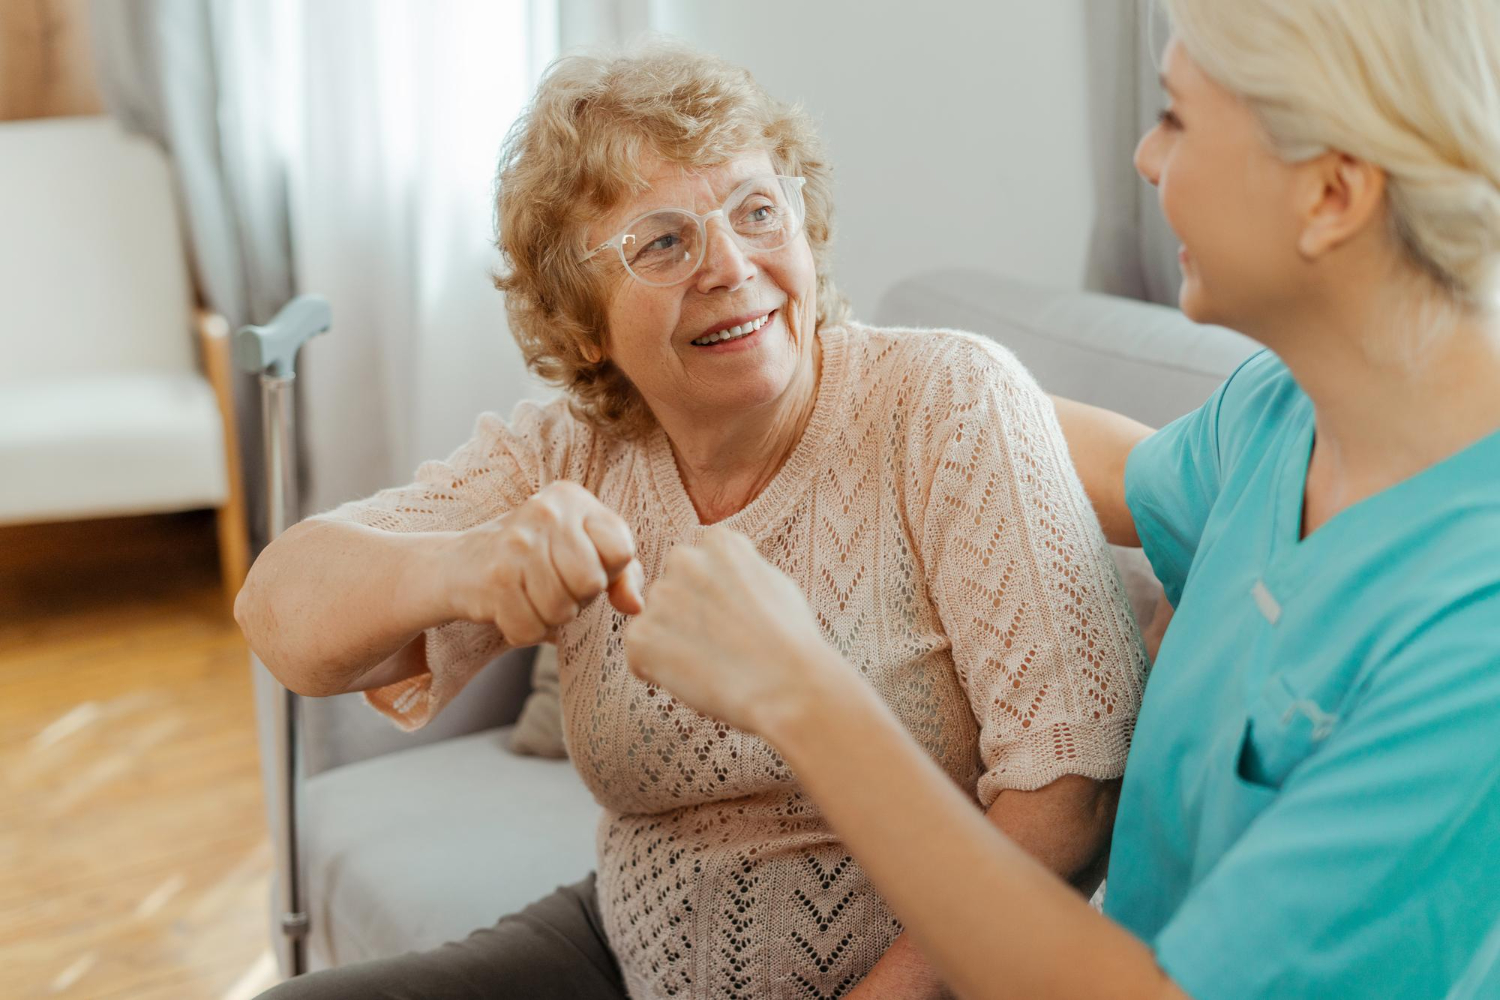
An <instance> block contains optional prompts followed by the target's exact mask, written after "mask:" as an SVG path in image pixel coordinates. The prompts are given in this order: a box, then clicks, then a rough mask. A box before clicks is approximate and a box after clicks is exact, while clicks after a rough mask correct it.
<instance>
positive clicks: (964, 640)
mask: <svg viewBox="0 0 1500 1000" xmlns="http://www.w3.org/2000/svg"><path fill="white" fill-rule="evenodd" d="M820 338H821V342H822V347H823V354H822V357H823V370H822V374H821V378H820V383H819V389H818V396H817V400H816V403H815V404H814V410H813V415H812V417H811V420H810V422H809V425H808V427H807V430H806V432H805V434H804V435H803V439H802V441H801V442H800V443H799V444H798V445H797V446H796V448H795V450H794V452H793V454H792V455H791V457H790V458H789V459H788V461H787V462H786V464H785V466H783V468H782V469H781V471H780V472H779V473H778V474H777V475H776V477H775V479H774V480H773V481H772V482H771V484H770V485H769V486H767V487H766V489H765V490H764V492H762V493H761V495H760V496H758V497H756V498H755V500H754V501H753V502H752V503H751V504H750V505H749V506H748V507H746V508H745V509H744V510H742V511H740V512H739V513H737V514H735V515H734V516H733V517H730V518H729V519H728V520H727V521H725V522H723V523H724V524H726V525H728V526H729V527H732V528H734V529H736V530H738V531H740V532H743V533H744V534H746V535H748V536H749V537H750V538H751V539H752V540H753V541H754V542H755V545H756V547H757V548H758V549H759V550H760V552H761V554H762V555H763V556H765V557H766V558H767V559H769V560H770V561H771V562H773V563H775V564H776V565H777V566H779V567H780V568H781V569H783V570H784V571H786V572H787V573H788V574H790V575H791V577H792V578H793V579H795V580H796V581H797V582H798V584H800V586H801V588H802V591H803V593H804V594H806V595H807V598H808V600H809V601H810V602H811V604H812V607H813V609H814V611H815V612H816V615H817V619H818V622H819V623H820V624H821V626H822V629H823V633H824V635H825V636H826V638H827V640H828V642H829V643H830V644H831V645H832V646H834V647H835V648H837V649H838V651H839V652H840V653H842V654H843V656H844V658H845V659H846V660H847V661H848V663H849V668H850V669H851V670H857V671H859V672H860V674H862V675H863V676H864V677H865V679H866V680H867V681H868V682H869V683H870V684H872V685H873V686H874V687H875V689H876V690H877V691H879V692H880V694H881V696H882V697H883V698H884V699H885V700H886V702H887V703H888V704H889V705H890V706H891V707H892V708H893V709H894V710H895V712H896V714H897V715H898V716H899V717H900V719H901V720H902V722H903V723H904V724H905V725H906V727H907V728H908V729H909V730H910V731H911V733H912V735H913V736H915V737H916V739H917V740H918V742H920V744H921V745H922V746H923V747H924V748H925V749H926V750H927V752H928V753H930V754H931V755H932V757H933V758H934V759H935V760H936V761H937V762H938V763H939V764H940V765H941V766H942V767H943V769H944V770H945V771H947V772H948V774H949V775H951V776H952V778H953V780H954V781H956V782H957V783H958V784H959V785H960V786H962V787H963V788H965V789H967V790H970V791H972V792H973V794H974V796H975V799H976V801H977V803H978V805H979V806H982V807H988V806H989V805H990V804H991V803H992V802H993V801H994V799H995V797H996V796H997V795H998V794H999V793H1000V791H1001V790H1002V789H1007V788H1015V789H1035V788H1039V787H1041V786H1043V785H1045V784H1047V783H1049V782H1051V781H1053V780H1054V779H1056V778H1058V777H1060V776H1062V775H1065V774H1081V775H1088V776H1091V777H1094V778H1101V779H1103V778H1115V777H1118V776H1119V775H1120V774H1121V773H1122V771H1123V769H1124V766H1125V755H1126V750H1127V747H1128V745H1129V742H1130V733H1131V727H1132V725H1133V723H1134V720H1135V714H1136V709H1137V706H1138V704H1139V701H1140V695H1141V687H1142V681H1143V675H1144V669H1145V657H1144V653H1143V652H1142V649H1141V647H1140V642H1139V637H1138V635H1137V631H1136V627H1135V624H1134V622H1133V620H1132V618H1131V614H1130V611H1129V608H1128V605H1127V603H1126V600H1125V595H1124V592H1123V589H1122V587H1121V584H1120V581H1119V578H1118V576H1117V575H1116V571H1115V568H1114V564H1113V563H1112V561H1111V558H1110V553H1109V549H1108V547H1107V546H1106V544H1105V541H1104V538H1103V535H1102V534H1101V532H1100V529H1099V526H1098V523H1097V521H1096V520H1095V518H1094V515H1093V512H1092V510H1091V508H1090V506H1089V503H1088V500H1087V499H1086V498H1085V496H1084V494H1083V490H1082V488H1081V486H1080V485H1079V482H1078V479H1077V477H1076V475H1075V474H1074V472H1073V468H1072V466H1071V465H1070V463H1069V461H1068V454H1067V449H1066V445H1065V443H1064V441H1063V438H1062V435H1061V433H1060V431H1059V429H1058V426H1057V422H1056V419H1055V417H1054V415H1053V412H1052V407H1051V404H1050V403H1049V402H1048V400H1047V399H1046V397H1045V396H1044V395H1043V394H1042V393H1041V391H1040V390H1039V389H1038V388H1037V386H1036V383H1035V382H1034V381H1033V380H1032V378H1031V377H1030V375H1029V374H1028V373H1027V372H1026V371H1025V370H1024V369H1023V368H1022V367H1021V365H1020V364H1019V363H1018V362H1017V361H1016V360H1015V358H1014V357H1012V356H1011V355H1010V354H1009V353H1007V352H1006V351H1005V350H1003V349H1002V348H1000V347H997V346H995V345H994V344H992V343H990V342H988V341H985V340H982V339H980V338H977V337H973V336H969V335H966V334H960V333H951V332H942V331H916V330H875V329H870V328H867V327H862V326H858V325H852V326H849V327H845V328H836V329H830V330H825V331H823V332H822V333H821V334H820ZM557 479H569V480H573V481H575V482H579V483H582V484H583V485H584V486H586V487H587V488H588V489H589V490H590V491H592V492H593V493H594V494H595V495H596V496H598V497H599V499H600V500H602V501H603V502H604V503H605V504H607V505H609V506H610V507H611V508H613V509H614V510H616V511H618V512H619V513H620V514H621V515H622V516H623V517H624V518H625V520H626V521H627V522H628V523H629V524H630V526H631V528H632V530H633V531H634V533H635V538H636V543H637V546H638V551H639V556H640V560H641V563H642V566H643V568H644V570H645V577H646V582H647V600H648V601H649V600H650V583H651V581H652V580H654V579H655V577H656V575H657V574H658V573H659V571H660V568H661V565H662V560H663V558H664V557H665V556H666V554H667V552H668V551H669V550H670V549H671V548H672V547H673V546H674V545H680V544H691V543H692V542H693V540H694V539H695V538H697V537H698V535H699V534H700V532H701V531H702V530H703V529H702V528H701V526H700V525H699V523H698V519H697V516H696V514H695V512H694V509H693V505H692V503H691V501H690V500H689V499H688V496H687V494H686V492H685V491H684V489H683V486H682V481H681V479H680V478H679V476H678V472H677V466H676V463H675V460H674V458H673V456H672V450H671V446H670V444H669V443H668V442H667V440H666V437H665V435H664V434H663V433H662V432H660V431H657V432H655V434H654V435H652V436H651V437H650V438H648V439H647V440H645V441H639V442H630V441H621V440H618V439H615V438H612V437H609V436H605V435H602V434H600V433H598V432H596V431H595V430H594V429H593V428H592V427H591V426H590V425H589V424H587V423H584V422H581V421H579V420H577V419H576V418H574V417H573V416H571V415H570V413H569V410H568V408H567V406H566V404H565V403H564V402H563V401H561V400H559V401H557V402H554V403H552V404H549V405H546V406H534V405H530V404H523V405H521V406H520V407H519V408H518V409H517V410H516V412H515V414H514V416H513V417H512V419H511V420H510V422H509V423H507V422H505V421H503V420H501V419H500V418H498V417H496V416H495V415H493V414H485V415H483V416H482V417H480V419H479V421H478V424H477V428H476V431H475V434H474V437H473V439H472V440H470V441H469V442H468V443H467V444H465V445H464V446H463V447H461V448H459V449H458V451H456V452H454V454H453V455H452V456H451V457H450V458H449V459H448V460H447V461H446V462H428V463H425V464H424V465H423V466H422V467H421V468H420V469H419V470H418V471H417V481H416V482H415V483H414V484H412V485H410V486H406V487H401V488H398V489H392V490H385V491H383V492H381V493H378V494H376V495H375V496H374V497H372V498H370V499H368V500H363V501H357V502H354V503H350V504H346V505H344V506H343V507H340V508H338V509H337V510H335V511H332V512H330V513H329V514H325V515H322V516H324V517H334V518H343V519H348V520H352V521H357V522H359V523H362V524H365V525H369V526H371V527H374V528H379V529H384V530H389V531H424V530H455V529H463V528H467V527H470V526H472V525H475V524H479V523H481V522H483V521H485V520H488V519H490V518H494V517H496V516H497V515H499V514H502V513H504V512H505V511H507V510H509V509H511V508H513V507H515V506H517V505H518V504H520V503H522V502H523V501H525V500H526V499H527V498H528V497H530V496H531V495H532V494H533V493H535V492H536V491H537V490H538V489H539V488H540V487H542V486H543V485H545V484H547V483H549V482H551V481H553V480H557ZM723 613H724V614H726V615H731V614H734V609H733V608H732V607H731V608H725V609H724V610H723ZM625 627H626V619H625V618H624V617H623V616H621V615H620V614H618V613H617V612H615V611H614V609H613V608H611V607H610V606H609V604H608V602H606V601H603V600H596V601H594V602H593V603H592V604H591V605H589V606H588V607H587V608H586V609H585V610H584V612H583V614H582V615H581V616H580V617H579V618H578V619H577V620H576V621H574V622H573V623H571V624H570V625H567V626H565V627H564V628H563V629H561V630H560V634H559V636H558V640H557V641H558V650H559V661H560V664H561V674H562V702H563V712H564V729H565V732H566V735H567V740H568V744H569V749H570V751H571V754H572V757H573V760H574V762H575V764H576V766H577V768H578V771H579V773H580V774H581V775H582V777H583V780H584V781H585V782H586V783H587V784H588V786H589V788H590V789H591V790H592V791H593V793H594V795H595V797H597V798H598V800H599V802H600V803H601V804H602V805H603V806H604V809H605V814H604V818H603V821H602V823H601V825H600V828H599V832H598V849H599V855H598V892H599V904H600V907H601V909H602V911H603V914H604V920H605V927H606V932H607V934H608V937H609V942H610V946H611V948H612V949H613V950H614V953H615V955H616V956H617V957H618V958H619V961H620V965H621V967H622V968H623V970H624V974H625V982H626V985H627V987H628V988H629V991H630V995H631V996H632V997H635V998H645V997H703V998H714V1000H720V998H724V1000H727V998H750V997H753V998H756V1000H777V998H787V1000H791V998H798V1000H805V998H818V997H834V996H839V995H841V994H843V993H845V992H847V991H848V990H849V989H850V988H851V987H852V986H853V985H854V984H855V983H857V982H858V981H859V980H860V979H861V978H863V976H864V975H865V974H866V973H867V972H868V971H869V969H870V967H871V966H872V965H874V964H875V962H876V960H877V959H879V958H880V956H881V954H882V953H883V952H884V951H885V950H886V948H887V947H888V946H889V945H890V944H891V942H892V940H893V939H894V938H895V937H896V935H897V934H898V933H899V932H900V926H899V924H898V923H897V921H896V919H895V918H894V917H893V916H892V914H891V911H890V910H889V909H888V908H887V907H886V905H885V903H884V902H883V901H882V900H881V899H880V897H879V896H878V895H877V894H876V893H875V891H874V889H873V888H872V887H871V885H870V883H869V882H868V881H867V880H866V878H865V876H864V874H863V873H862V872H861V870H860V868H859V866H858V865H856V864H855V863H854V862H853V861H852V860H851V859H850V857H849V855H848V854H847V853H846V851H845V849H844V847H843V845H842V844H841V843H840V842H839V840H838V838H837V837H835V836H834V835H833V833H832V832H831V831H830V830H829V828H828V826H827V825H826V823H825V822H824V821H823V819H822V817H821V816H820V815H819V813H818V810H817V808H816V807H815V806H814V805H813V803H812V802H811V801H809V800H808V798H807V797H806V796H805V795H804V793H803V792H802V789H801V788H800V787H799V786H798V784H797V780H796V777H795V776H794V775H793V774H792V773H791V772H790V771H789V770H788V768H787V765H786V763H785V762H784V761H782V759H781V758H780V757H779V756H777V754H776V752H775V751H774V750H772V749H771V748H770V747H769V746H768V745H767V744H766V743H764V742H763V741H761V740H759V739H756V738H753V737H751V736H747V735H746V734H744V733H741V732H739V731H737V730H735V729H731V728H730V727H728V726H725V725H723V724H720V723H717V722H714V721H712V720H710V719H707V718H705V717H703V716H701V715H698V714H697V713H696V712H694V711H692V710H690V709H688V708H686V707H685V706H683V705H680V704H678V703H677V702H676V701H675V700H674V699H673V698H672V697H671V696H669V695H668V694H666V693H665V692H664V691H661V690H659V689H657V688H654V687H651V686H649V685H647V684H645V683H643V682H641V681H639V680H637V679H636V678H635V677H633V676H632V675H631V674H630V672H629V670H628V669H627V668H626V665H625V659H624V656H623V654H622V649H621V646H622V637H623V634H624V630H625ZM503 648H504V647H503V644H502V643H501V640H500V637H499V635H498V633H497V632H496V630H495V629H494V628H493V627H492V626H488V625H480V624H472V623H466V622H455V623H450V624H448V625H445V626H442V627H440V628H435V629H432V630H430V631H429V633H428V635H427V662H428V666H429V668H430V670H431V673H430V674H424V675H422V676H420V677H416V678H412V679H409V680H407V681H404V682H401V683H399V684H395V685H392V686H390V687H387V688H382V689H380V690H377V691H373V692H370V693H369V699H370V701H371V703H372V704H373V705H374V706H375V707H377V708H378V709H380V710H381V711H383V712H385V713H386V714H387V715H389V716H391V717H392V718H394V719H395V721H396V722H397V723H398V724H400V725H402V726H403V727H406V728H415V727H417V726H420V725H422V724H424V723H425V722H426V721H427V720H428V719H430V718H432V716H433V715H434V714H436V713H437V712H438V711H439V710H440V709H441V708H442V707H443V705H444V704H446V703H447V702H448V701H449V700H450V699H451V698H452V697H453V696H454V695H455V694H456V693H457V692H458V691H459V690H460V689H461V688H462V687H463V686H464V684H465V683H466V682H467V681H468V680H469V678H471V677H472V676H473V675H474V674H475V672H477V671H478V670H479V669H480V668H481V667H482V666H483V665H484V664H485V663H486V662H488V661H489V660H490V659H491V658H493V657H494V656H495V655H496V654H498V653H499V652H501V650H502V649H503ZM849 752H850V753H858V752H859V748H858V747H850V748H849ZM890 808H891V809H892V810H893V811H894V810H899V809H901V808H903V805H902V803H901V802H899V801H895V800H893V801H892V802H891V803H890ZM930 849H931V850H932V851H940V850H942V845H941V844H933V845H931V848H930ZM911 864H912V877H914V878H920V877H922V876H921V869H922V864H923V859H922V857H921V856H915V857H913V858H912V859H911ZM1019 916H1020V915H1018V917H1019ZM996 973H997V975H1003V974H1004V970H996Z"/></svg>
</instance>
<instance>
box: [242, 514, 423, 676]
mask: <svg viewBox="0 0 1500 1000" xmlns="http://www.w3.org/2000/svg"><path fill="white" fill-rule="evenodd" d="M447 537H451V536H450V535H449V534H448V533H441V532H433V533H415V532H414V533H396V532H386V531H377V530H375V529H373V528H367V527H364V526H362V525H356V524H349V523H343V522H331V521H319V520H316V519H314V520H310V521H304V522H302V523H300V524H297V525H294V526H293V527H292V528H290V529H288V530H287V531H286V533H284V534H283V535H282V536H281V537H280V538H278V539H276V540H275V541H273V542H272V543H271V544H270V545H269V546H267V547H266V549H265V551H264V552H262V553H261V555H260V557H259V558H258V559H257V560H256V561H255V565H254V566H252V567H251V570H250V574H249V576H248V577H247V578H246V580H245V585H244V587H243V588H242V589H241V591H240V595H239V597H238V599H237V600H236V601H235V619H236V620H237V621H238V622H239V624H240V627H241V628H242V629H243V630H244V633H245V637H246V639H247V640H248V641H249V643H250V647H251V648H252V649H253V650H254V651H255V652H256V654H257V655H258V656H259V657H260V659H261V661H262V662H263V663H265V665H266V667H267V669H269V670H270V671H271V673H272V674H273V675H274V676H275V677H276V678H277V680H279V681H281V683H283V684H285V685H286V686H287V687H288V688H290V689H292V690H293V691H297V692H298V693H300V694H305V695H311V696H324V695H331V694H341V693H343V692H345V691H350V690H357V689H359V688H361V687H368V686H370V685H369V684H361V683H360V681H361V678H363V677H366V676H368V675H370V674H372V673H374V672H375V671H376V670H377V668H380V667H381V666H382V664H385V663H386V662H387V661H389V660H391V659H392V658H393V657H396V656H397V655H398V654H400V653H402V651H403V650H404V649H405V648H406V647H407V646H408V644H410V643H411V642H412V641H413V640H414V639H416V638H417V637H418V636H420V635H421V633H422V631H423V630H424V629H426V628H429V627H431V626H434V625H439V624H442V623H443V622H444V621H446V620H447V619H448V617H449V616H447V615H445V614H444V610H443V608H442V606H441V602H440V600H439V595H438V594H437V593H436V592H435V588H433V587H432V586H430V581H431V579H432V578H433V574H432V573H431V572H430V571H428V567H429V566H430V564H431V561H432V560H433V558H434V555H435V552H436V550H437V549H438V548H439V547H440V543H441V542H442V541H443V539H445V538H447ZM423 581H428V583H424V582H423ZM391 666H399V664H392V665H391ZM401 672H402V671H401V670H396V671H395V672H394V673H392V671H391V670H385V671H382V673H383V674H392V676H387V677H385V678H384V679H385V681H386V682H387V683H389V682H390V681H393V680H398V679H400V678H399V676H396V674H400V673H401ZM405 672H407V673H410V672H413V671H412V669H410V668H408V669H406V671H405Z"/></svg>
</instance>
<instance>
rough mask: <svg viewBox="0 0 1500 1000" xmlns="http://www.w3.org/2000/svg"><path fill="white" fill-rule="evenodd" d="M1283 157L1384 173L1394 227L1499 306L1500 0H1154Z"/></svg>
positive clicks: (1436, 267)
mask: <svg viewBox="0 0 1500 1000" xmlns="http://www.w3.org/2000/svg"><path fill="white" fill-rule="evenodd" d="M1161 2H1162V5H1163V7H1164V8H1165V9H1166V12H1167V15H1168V17H1169V18H1170V19H1171V22H1172V27H1173V30H1174V32H1175V33H1176V36H1177V38H1178V39H1179V41H1180V42H1181V44H1182V45H1183V47H1184V48H1185V50H1186V51H1187V53H1188V55H1189V56H1191V57H1192V59H1193V61H1194V62H1196V63H1197V64H1198V65H1199V66H1200V67H1202V69H1203V71H1204V72H1205V73H1207V74H1208V75H1209V76H1210V77H1212V78H1213V79H1214V80H1215V81H1216V82H1218V83H1219V84H1220V85H1221V86H1223V87H1225V88H1226V89H1228V90H1229V91H1230V92H1231V93H1234V94H1236V95H1238V96H1239V97H1240V98H1241V99H1242V100H1244V101H1245V102H1246V103H1247V104H1248V105H1249V107H1250V108H1251V109H1252V110H1253V111H1254V112H1255V113H1256V115H1257V117H1258V118H1259V119H1260V122H1261V124H1262V126H1263V127H1264V128H1265V131H1266V133H1267V135H1268V137H1269V139H1270V141H1271V144H1272V147H1273V148H1274V149H1275V150H1276V152H1277V153H1278V155H1280V156H1281V157H1282V158H1283V159H1285V160H1287V161H1289V162H1297V161H1301V160H1307V159H1311V158H1313V157H1315V156H1319V155H1322V154H1323V153H1325V152H1328V151H1329V150H1338V151H1340V152H1343V153H1347V154H1349V155H1351V156H1354V157H1357V158H1359V159H1362V160H1365V161H1367V162H1369V163H1371V164H1374V165H1375V166H1378V167H1380V168H1382V169H1383V170H1384V171H1385V173H1386V175H1387V190H1388V192H1389V194H1388V197H1389V221H1390V227H1391V232H1392V235H1393V237H1394V238H1395V240H1396V241H1397V243H1398V245H1399V246H1400V247H1401V249H1402V250H1403V251H1404V253H1405V254H1406V256H1407V257H1408V258H1409V260H1410V261H1411V263H1412V264H1413V265H1415V266H1416V267H1417V268H1418V269H1419V270H1420V271H1422V272H1424V273H1426V274H1427V275H1428V276H1429V277H1430V278H1432V279H1433V280H1434V281H1435V282H1436V283H1437V284H1438V286H1439V287H1440V288H1441V289H1443V291H1444V292H1446V293H1447V294H1448V295H1449V296H1451V297H1452V298H1453V299H1454V300H1455V301H1456V302H1457V303H1459V304H1460V305H1462V306H1464V307H1465V308H1471V309H1477V310H1479V311H1481V312H1485V313H1494V312H1496V311H1500V0H1161Z"/></svg>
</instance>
